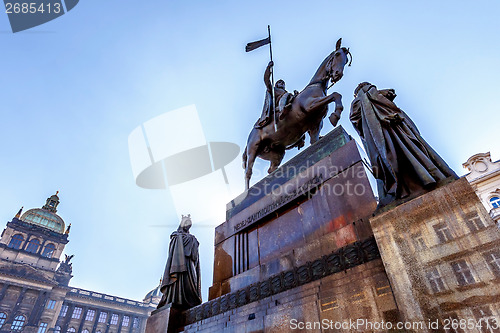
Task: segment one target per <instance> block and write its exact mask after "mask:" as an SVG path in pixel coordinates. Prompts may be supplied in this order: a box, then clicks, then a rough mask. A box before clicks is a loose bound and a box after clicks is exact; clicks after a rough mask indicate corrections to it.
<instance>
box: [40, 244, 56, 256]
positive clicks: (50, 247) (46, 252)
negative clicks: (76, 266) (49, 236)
mask: <svg viewBox="0 0 500 333" xmlns="http://www.w3.org/2000/svg"><path fill="white" fill-rule="evenodd" d="M55 250H56V246H55V245H54V244H52V243H50V244H47V245H46V246H45V247H44V248H43V252H42V256H44V257H47V258H52V255H53V254H54V251H55Z"/></svg>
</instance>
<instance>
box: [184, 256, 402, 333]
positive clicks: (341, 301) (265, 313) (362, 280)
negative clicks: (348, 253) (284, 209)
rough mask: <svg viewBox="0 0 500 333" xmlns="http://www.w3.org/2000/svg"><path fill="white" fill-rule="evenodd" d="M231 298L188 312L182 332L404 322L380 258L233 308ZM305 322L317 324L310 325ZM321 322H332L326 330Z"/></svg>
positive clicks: (318, 328) (310, 329)
mask: <svg viewBox="0 0 500 333" xmlns="http://www.w3.org/2000/svg"><path fill="white" fill-rule="evenodd" d="M227 298H228V297H227V295H226V296H223V297H219V298H217V299H215V300H212V301H210V302H207V303H204V304H202V305H199V306H197V307H195V308H192V309H189V310H187V311H186V313H185V314H186V326H184V328H183V329H182V330H181V331H182V332H186V333H187V332H203V333H211V332H217V333H219V332H247V333H249V332H253V333H257V332H266V333H267V332H295V331H297V332H338V331H341V330H338V329H336V328H335V326H334V325H335V323H349V320H353V321H356V320H357V319H365V320H369V321H372V322H382V321H384V322H388V321H390V322H392V323H395V322H397V321H398V320H399V314H398V310H397V308H396V303H395V301H394V297H393V295H392V292H391V288H390V285H389V281H388V279H387V276H386V274H385V271H384V267H383V264H382V261H381V260H380V259H374V260H371V261H370V262H367V263H364V264H361V265H358V266H356V267H353V268H348V269H346V270H345V271H341V272H338V273H335V274H331V275H328V276H324V277H322V278H320V279H318V280H315V281H312V282H308V283H305V284H303V285H298V286H295V287H293V288H291V289H288V290H286V291H283V292H279V293H275V294H271V295H269V296H267V297H264V298H260V299H259V300H256V301H253V302H248V303H246V304H245V305H242V306H236V307H232V306H230V304H231V302H232V300H228V299H227ZM234 301H235V302H238V301H239V298H238V297H235V299H234ZM305 323H309V324H310V325H313V326H311V327H307V328H306V327H305V326H304V325H306V324H305ZM322 323H323V324H324V323H326V324H327V325H332V326H331V327H330V326H328V327H323V329H322V328H321V324H322ZM299 327H302V329H299ZM345 331H346V332H347V331H349V330H345ZM359 331H360V332H366V331H368V330H363V329H361V330H359ZM342 332H343V331H342Z"/></svg>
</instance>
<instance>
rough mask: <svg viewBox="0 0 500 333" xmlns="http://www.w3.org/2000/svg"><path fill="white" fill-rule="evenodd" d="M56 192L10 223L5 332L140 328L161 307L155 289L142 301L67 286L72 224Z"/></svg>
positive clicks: (2, 297)
mask: <svg viewBox="0 0 500 333" xmlns="http://www.w3.org/2000/svg"><path fill="white" fill-rule="evenodd" d="M58 205H59V197H58V196H57V193H56V194H55V195H53V196H51V197H50V198H48V199H47V202H46V203H45V205H44V206H43V207H42V208H35V209H30V210H28V211H26V212H25V213H24V214H22V208H21V210H19V212H18V213H17V215H16V216H15V217H14V218H13V219H12V221H10V222H8V223H7V226H6V228H5V229H4V231H3V233H2V236H1V238H0V332H38V333H46V332H55V333H77V332H78V333H80V332H82V333H118V332H127V333H141V332H143V331H144V329H145V322H146V318H147V316H148V315H149V313H150V312H151V311H152V310H153V309H155V308H156V304H157V303H158V297H157V294H158V293H157V292H156V289H157V288H156V289H154V290H152V291H151V292H149V293H148V294H147V295H146V297H145V299H144V300H143V301H142V302H141V301H134V300H128V299H124V298H121V297H116V296H111V295H106V294H102V293H98V292H94V291H89V290H84V289H79V288H73V287H70V286H68V284H69V281H70V279H71V278H72V275H71V274H72V263H71V262H70V261H71V258H72V257H73V256H68V255H65V259H64V260H61V255H62V253H63V251H64V247H65V246H66V244H67V243H68V236H69V231H70V226H68V227H66V225H65V222H64V221H63V219H62V218H61V217H60V216H58V215H57V214H56V213H57V206H58Z"/></svg>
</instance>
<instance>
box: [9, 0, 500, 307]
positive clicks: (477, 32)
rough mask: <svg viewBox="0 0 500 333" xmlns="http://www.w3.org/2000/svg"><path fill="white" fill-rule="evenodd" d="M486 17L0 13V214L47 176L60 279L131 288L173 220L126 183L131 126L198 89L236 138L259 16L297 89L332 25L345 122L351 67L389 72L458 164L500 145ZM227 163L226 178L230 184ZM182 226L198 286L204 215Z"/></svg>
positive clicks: (495, 69)
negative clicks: (17, 20)
mask: <svg viewBox="0 0 500 333" xmlns="http://www.w3.org/2000/svg"><path fill="white" fill-rule="evenodd" d="M498 17H500V3H499V2H498V1H475V2H469V1H418V2H417V1H414V2H412V3H409V2H408V1H404V2H403V1H399V2H396V1H376V2H374V1H332V0H329V1H300V2H299V1H251V2H247V3H242V2H237V1H212V2H210V3H207V2H206V1H164V0H162V1H160V0H149V1H117V0H109V1H102V0H99V1H98V0H82V1H80V3H79V4H78V5H77V6H76V7H75V8H74V9H73V10H72V11H70V12H69V13H67V14H66V15H63V16H62V17H60V18H58V19H56V20H54V21H52V22H49V23H47V24H45V25H42V26H39V27H36V28H34V29H31V30H28V31H26V32H20V33H17V34H12V32H11V31H10V26H9V23H8V19H7V16H6V15H5V14H0V40H1V43H2V53H1V55H0V60H1V63H0V66H1V67H2V74H3V79H2V81H1V83H0V84H1V89H0V94H1V95H0V96H1V100H2V107H1V109H0V112H1V119H2V122H1V131H0V151H1V154H2V155H1V163H0V183H1V184H2V187H1V190H0V202H1V209H0V222H1V223H6V222H7V221H9V220H10V219H11V218H12V217H13V216H14V215H15V213H16V212H17V210H18V209H19V208H20V207H21V206H24V207H26V208H32V207H41V206H42V205H43V204H44V202H45V199H46V198H47V197H48V196H50V195H52V194H53V193H54V192H55V191H57V190H59V191H60V198H61V204H60V206H59V213H60V215H61V217H63V218H64V219H65V221H66V222H71V223H72V230H71V235H70V243H69V244H68V246H67V248H66V253H68V254H75V257H74V259H73V273H74V278H73V280H72V281H71V285H73V286H76V287H80V288H86V289H91V290H96V291H99V292H104V293H109V294H113V295H118V296H122V297H127V298H132V299H142V297H143V296H144V295H145V294H146V292H148V291H149V290H150V289H152V288H153V287H154V286H155V285H156V284H157V283H158V280H159V278H160V276H161V275H162V273H163V269H164V264H165V261H166V253H167V248H168V240H169V235H170V233H171V231H173V230H174V229H175V228H176V225H177V224H178V221H177V217H176V212H175V209H174V207H173V204H172V200H171V197H170V195H169V192H168V191H153V190H145V189H141V188H139V187H137V186H136V185H135V183H134V178H133V176H132V171H131V167H130V161H129V155H128V147H127V138H128V135H129V134H130V132H131V131H132V130H133V129H134V128H136V127H137V126H139V125H140V124H142V123H144V122H145V121H147V120H149V119H151V118H153V117H155V116H158V115H160V114H163V113H165V112H167V111H170V110H173V109H176V108H179V107H183V106H186V105H190V104H196V107H197V109H198V113H199V116H200V119H201V122H202V124H203V127H204V129H205V137H206V138H207V140H208V141H228V142H234V143H236V144H238V145H239V146H240V147H242V148H243V147H244V146H245V144H246V138H247V134H248V132H249V130H250V128H251V126H252V125H253V123H254V122H255V120H256V119H257V117H258V116H259V114H260V111H261V109H262V103H263V98H264V89H265V88H264V84H263V81H262V75H263V71H264V69H265V66H266V64H267V62H268V61H269V54H268V49H267V48H265V47H264V48H262V49H259V50H256V51H253V52H251V53H245V52H244V46H245V44H246V43H247V42H250V41H254V40H257V39H261V38H265V37H266V35H267V25H268V24H270V25H271V28H272V34H273V36H272V37H273V55H274V60H275V73H276V78H283V79H284V80H285V81H286V83H287V88H288V90H294V89H297V90H301V89H303V88H304V86H305V85H306V84H307V83H308V81H309V79H310V77H311V76H312V74H313V73H314V71H315V70H316V68H317V66H318V65H319V64H320V62H321V61H322V60H323V58H324V57H325V56H326V55H327V54H329V53H330V52H331V51H332V50H333V48H334V46H335V42H336V40H337V39H338V38H339V37H342V38H343V45H345V46H348V47H350V49H351V52H352V54H353V58H354V59H353V62H352V67H346V69H345V72H344V78H343V79H342V80H341V81H340V82H338V83H337V84H336V85H335V86H334V90H336V91H338V92H340V93H341V94H342V95H343V96H344V105H345V106H346V110H345V111H344V114H343V118H342V119H341V122H340V123H341V125H342V126H343V127H344V128H345V129H346V130H347V131H348V132H349V133H351V134H352V135H354V133H355V132H354V129H353V128H352V126H351V125H350V123H349V119H348V106H349V105H350V102H351V101H352V93H353V90H354V88H355V87H356V85H357V84H358V83H359V82H362V81H370V82H372V83H374V84H375V85H377V86H378V87H379V88H394V89H396V93H397V94H398V97H397V99H396V102H397V104H398V106H399V107H401V108H402V109H403V110H405V111H406V112H407V113H408V114H409V115H410V116H411V117H412V119H413V120H414V122H415V123H416V124H417V126H418V127H419V130H420V132H421V133H422V135H423V137H424V138H425V139H426V140H427V141H428V142H429V143H430V144H431V145H432V146H433V147H434V148H435V149H436V151H437V152H438V153H439V154H440V155H441V156H442V157H443V158H444V159H445V160H446V161H447V162H448V163H449V164H450V166H451V167H452V168H453V169H454V170H455V171H456V172H457V173H458V174H460V175H463V174H464V173H465V170H463V168H462V163H463V162H465V161H466V160H467V159H468V158H469V157H470V156H471V155H473V154H475V153H478V152H486V151H491V154H492V157H493V159H495V160H496V159H500V146H499V145H498V128H499V126H498V125H499V120H498V119H499V116H498V115H499V113H500V112H499V106H498V101H497V99H498V97H497V96H498V89H499V84H498V82H499V78H500V66H499V61H500V43H499V42H498V34H499V31H500V29H499V23H498ZM332 91H333V90H332ZM329 130H331V125H330V124H329V123H328V122H327V123H325V127H324V129H323V134H324V133H326V132H328V131H329ZM293 154H295V152H293ZM293 154H291V155H289V156H287V158H289V157H290V156H292V155H293ZM237 163H238V164H239V157H238V161H237ZM257 168H260V169H261V170H265V169H267V163H258V165H257ZM238 177H240V178H238V179H232V180H231V181H232V182H233V183H237V184H238V186H240V185H241V186H242V184H243V172H241V174H240V175H239V176H238ZM238 186H237V187H236V189H239V188H240V187H238ZM194 204H195V203H194ZM220 209H221V212H222V213H223V211H224V207H220ZM193 218H194V220H195V222H196V217H193ZM222 222H223V221H216V222H214V224H219V223H222ZM162 224H168V225H169V226H168V227H165V228H161V227H152V225H162ZM192 233H193V234H195V235H196V236H197V237H198V239H199V240H200V243H201V246H202V250H201V251H202V257H201V259H202V276H203V292H204V300H206V291H207V290H208V287H209V286H210V285H211V280H212V257H213V230H212V229H210V228H196V227H193V229H192Z"/></svg>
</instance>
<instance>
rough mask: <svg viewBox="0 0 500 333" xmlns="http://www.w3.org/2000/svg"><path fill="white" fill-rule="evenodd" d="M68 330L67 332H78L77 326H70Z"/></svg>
mask: <svg viewBox="0 0 500 333" xmlns="http://www.w3.org/2000/svg"><path fill="white" fill-rule="evenodd" d="M66 332H67V333H75V332H76V330H75V328H74V327H70V328H68V330H67V331H66Z"/></svg>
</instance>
